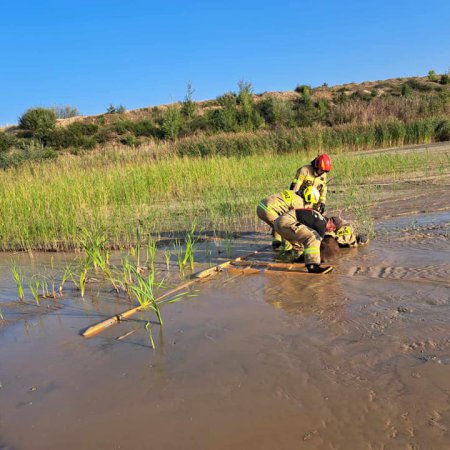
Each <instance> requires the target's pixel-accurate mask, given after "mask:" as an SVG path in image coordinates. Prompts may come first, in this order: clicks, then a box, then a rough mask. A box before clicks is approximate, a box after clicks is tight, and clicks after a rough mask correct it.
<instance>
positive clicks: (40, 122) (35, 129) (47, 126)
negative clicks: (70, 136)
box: [19, 108, 56, 135]
mask: <svg viewBox="0 0 450 450" xmlns="http://www.w3.org/2000/svg"><path fill="white" fill-rule="evenodd" d="M55 125H56V114H55V111H53V110H52V109H48V108H30V109H28V110H27V111H26V112H25V113H24V114H23V115H22V116H21V117H19V127H20V128H22V129H23V130H27V131H31V132H32V134H33V135H37V134H41V135H42V134H46V133H48V132H49V131H51V130H53V129H54V128H55Z"/></svg>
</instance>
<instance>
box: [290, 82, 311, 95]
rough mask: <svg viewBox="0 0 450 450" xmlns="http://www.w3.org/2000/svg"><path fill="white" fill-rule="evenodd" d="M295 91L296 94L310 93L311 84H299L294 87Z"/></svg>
mask: <svg viewBox="0 0 450 450" xmlns="http://www.w3.org/2000/svg"><path fill="white" fill-rule="evenodd" d="M294 91H295V92H297V93H298V94H307V95H309V94H311V86H308V85H306V84H299V85H297V86H296V87H295V89H294Z"/></svg>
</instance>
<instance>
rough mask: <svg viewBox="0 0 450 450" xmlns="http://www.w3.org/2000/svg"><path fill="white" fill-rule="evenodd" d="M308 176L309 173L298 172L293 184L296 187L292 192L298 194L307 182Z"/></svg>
mask: <svg viewBox="0 0 450 450" xmlns="http://www.w3.org/2000/svg"><path fill="white" fill-rule="evenodd" d="M306 175H307V173H306V172H305V171H304V170H302V169H299V170H297V173H296V174H295V179H294V180H293V181H292V184H293V185H294V187H293V188H292V190H293V191H294V192H298V190H299V189H300V187H301V185H302V184H303V182H304V181H305V178H306Z"/></svg>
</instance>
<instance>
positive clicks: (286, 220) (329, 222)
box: [274, 208, 339, 273]
mask: <svg viewBox="0 0 450 450" xmlns="http://www.w3.org/2000/svg"><path fill="white" fill-rule="evenodd" d="M336 219H337V220H339V219H338V218H337V217H331V218H329V219H328V218H326V217H324V216H322V214H320V213H319V212H318V211H315V210H313V209H306V208H305V209H296V210H291V211H288V212H286V213H284V214H282V215H281V216H280V217H279V218H278V219H276V220H275V223H274V228H275V232H277V233H278V234H280V235H281V237H282V238H283V239H286V240H287V241H289V242H290V243H291V244H292V246H293V248H294V249H296V250H297V251H298V252H302V250H303V252H302V254H301V255H300V256H299V257H298V258H297V259H296V260H295V261H294V262H300V261H301V260H302V259H303V260H304V262H305V265H306V268H307V269H308V272H311V273H326V272H328V271H330V270H331V268H330V267H321V266H320V242H321V240H322V238H323V237H324V236H325V233H327V232H332V231H335V230H336V224H335V220H336Z"/></svg>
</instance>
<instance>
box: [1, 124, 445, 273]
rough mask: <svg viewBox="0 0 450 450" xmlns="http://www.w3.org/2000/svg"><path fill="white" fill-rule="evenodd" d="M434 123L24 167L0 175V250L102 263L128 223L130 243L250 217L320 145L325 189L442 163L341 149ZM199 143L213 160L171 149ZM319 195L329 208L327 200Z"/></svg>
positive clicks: (220, 141) (258, 138)
mask: <svg viewBox="0 0 450 450" xmlns="http://www.w3.org/2000/svg"><path fill="white" fill-rule="evenodd" d="M435 125H436V124H435V122H433V121H418V122H412V123H408V124H402V123H399V122H396V121H393V122H387V123H385V124H377V125H370V126H367V127H363V126H361V127H356V126H342V127H341V128H340V129H339V130H340V131H338V130H333V129H326V128H317V129H314V128H311V129H304V130H300V131H299V130H284V131H283V130H282V131H279V132H275V133H269V132H260V133H241V134H236V135H233V136H234V137H229V136H228V137H227V136H225V135H223V136H221V135H217V136H213V137H211V139H210V140H205V139H206V138H204V137H199V138H192V139H191V141H190V142H189V143H188V142H187V141H186V140H185V141H183V142H181V141H180V142H178V143H177V142H175V143H174V144H172V146H171V147H168V149H169V150H170V152H172V153H170V152H169V154H170V157H167V158H162V157H159V158H157V159H156V160H155V159H153V158H151V155H153V154H154V148H153V147H150V148H148V149H140V150H128V151H127V152H124V151H122V150H114V149H109V150H108V151H104V152H95V153H91V154H89V155H85V156H84V157H83V158H82V159H81V158H77V157H73V156H70V155H68V156H66V157H64V158H61V159H59V160H58V161H49V162H42V163H33V164H31V163H30V164H26V165H24V166H22V167H20V168H17V169H10V170H8V171H3V172H0V214H1V217H2V220H1V221H0V249H2V250H23V249H44V250H50V249H57V250H65V249H72V248H84V249H89V251H88V252H90V256H89V258H90V259H92V261H93V263H94V264H95V265H97V266H100V265H101V264H103V263H102V262H101V261H105V263H106V265H104V267H107V263H108V257H109V254H108V252H107V248H109V247H114V248H123V246H132V245H134V244H135V243H136V229H137V226H139V227H140V229H142V230H143V231H145V239H144V234H142V236H140V237H139V240H140V241H142V243H139V246H140V245H145V240H148V238H147V236H148V234H149V233H150V234H151V233H155V234H157V233H159V232H171V231H181V232H183V231H184V232H185V233H186V232H189V231H187V230H190V228H191V223H192V222H193V221H195V222H197V223H198V224H200V225H201V227H202V228H203V229H206V230H211V231H214V230H221V231H225V230H232V229H235V228H239V227H241V226H243V225H245V224H246V223H253V222H252V219H250V218H252V217H253V216H254V207H255V206H254V205H255V204H256V203H257V202H258V201H259V200H260V199H261V198H263V197H265V196H267V195H268V194H271V193H273V192H276V191H278V190H280V189H284V188H286V187H287V186H288V185H289V184H290V180H291V179H292V176H293V174H294V173H295V170H296V169H297V168H298V167H299V166H300V165H303V164H305V163H308V162H309V161H310V160H311V158H312V157H313V156H315V155H316V154H317V153H318V152H320V151H324V150H327V151H332V150H334V154H333V159H334V168H333V173H332V177H333V180H332V184H333V185H335V186H339V185H340V184H341V183H343V182H344V181H345V182H349V181H351V182H356V183H358V182H362V181H366V180H368V179H374V177H377V176H384V175H385V174H386V173H388V172H392V173H393V176H396V174H400V173H406V172H410V171H411V170H421V169H422V168H424V167H426V170H429V171H431V170H443V168H448V167H449V159H448V156H445V155H441V156H439V157H433V158H432V159H431V158H429V156H428V154H427V152H417V153H414V154H411V153H408V155H407V156H406V155H402V154H398V155H388V156H380V155H367V156H365V157H364V158H361V159H360V160H358V163H357V164H356V163H355V159H354V158H353V157H352V154H351V153H348V152H347V151H350V150H358V149H367V148H373V147H383V146H393V145H403V144H405V143H418V142H431V141H433V140H434V135H433V130H435V128H434V127H435ZM441 128H442V127H441ZM203 143H204V147H203ZM207 146H210V147H208V149H209V150H208V152H209V153H208V152H206V150H205V154H209V155H211V156H214V157H206V158H195V157H187V156H177V154H194V153H195V152H194V151H193V149H195V148H204V149H206V147H207ZM233 146H236V148H239V149H241V150H240V151H241V153H240V155H241V156H228V150H227V149H229V148H232V147H233ZM191 150H192V151H191ZM344 151H346V152H344ZM202 152H203V151H202ZM202 152H200V153H202ZM231 153H233V152H231V151H230V154H231ZM329 199H330V201H331V204H330V203H329V206H332V205H333V203H332V202H333V197H332V196H331V195H329ZM83 229H87V230H102V231H101V233H100V234H97V235H96V234H95V233H93V237H91V238H89V239H91V241H89V239H87V238H86V236H85V234H84V233H83ZM139 254H140V253H139ZM139 258H140V256H139ZM183 259H184V255H183Z"/></svg>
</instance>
